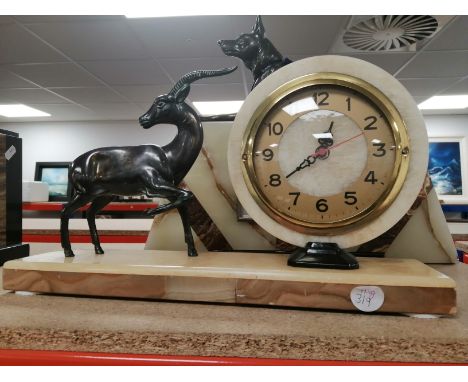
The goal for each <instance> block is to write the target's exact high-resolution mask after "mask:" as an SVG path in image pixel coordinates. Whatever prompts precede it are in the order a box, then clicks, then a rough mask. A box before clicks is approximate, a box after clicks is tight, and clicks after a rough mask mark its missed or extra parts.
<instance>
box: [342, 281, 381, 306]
mask: <svg viewBox="0 0 468 382" xmlns="http://www.w3.org/2000/svg"><path fill="white" fill-rule="evenodd" d="M350 298H351V302H352V303H353V305H354V306H355V307H356V308H358V309H359V310H361V311H363V312H374V311H376V310H379V309H380V307H381V306H382V305H383V303H384V299H385V298H384V292H383V290H382V289H381V288H379V287H378V286H369V285H361V286H357V287H355V288H353V289H352V290H351V293H350Z"/></svg>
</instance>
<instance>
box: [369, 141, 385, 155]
mask: <svg viewBox="0 0 468 382" xmlns="http://www.w3.org/2000/svg"><path fill="white" fill-rule="evenodd" d="M372 146H374V147H377V151H376V152H375V153H373V154H372V155H373V156H375V157H383V156H384V155H385V153H386V152H387V150H385V149H384V147H385V143H373V144H372Z"/></svg>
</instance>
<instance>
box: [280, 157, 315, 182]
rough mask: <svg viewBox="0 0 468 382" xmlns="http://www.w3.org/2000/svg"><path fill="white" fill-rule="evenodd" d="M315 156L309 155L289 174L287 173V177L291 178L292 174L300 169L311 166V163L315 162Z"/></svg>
mask: <svg viewBox="0 0 468 382" xmlns="http://www.w3.org/2000/svg"><path fill="white" fill-rule="evenodd" d="M315 158H316V157H315V156H313V155H309V156H308V157H307V158H306V159H304V160H303V161H302V162H301V164H300V165H299V166H297V167H296V168H295V169H294V170H293V171H291V172H290V173H289V174H288V175H286V178H289V177H290V176H291V175H293V174H295V173H296V172H298V171H301V170H303V169H305V168H306V167H309V166H310V165H312V164H314V163H315Z"/></svg>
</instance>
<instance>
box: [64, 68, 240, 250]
mask: <svg viewBox="0 0 468 382" xmlns="http://www.w3.org/2000/svg"><path fill="white" fill-rule="evenodd" d="M236 69H237V67H233V68H226V69H220V70H196V71H193V72H190V73H188V74H186V75H185V76H183V77H182V78H181V79H180V80H179V81H178V82H177V83H176V84H175V85H174V87H173V88H172V89H171V91H170V92H169V93H167V94H163V95H160V96H159V97H157V98H156V99H155V100H154V102H153V104H152V105H151V107H150V109H149V110H148V111H147V112H146V113H145V114H143V115H142V116H141V117H140V118H139V123H140V125H141V126H142V127H143V128H144V129H148V128H150V127H152V126H154V125H157V124H174V125H176V126H177V135H176V137H175V138H174V139H173V140H172V142H170V143H169V144H167V145H165V146H162V147H161V146H157V145H150V144H148V145H140V146H124V147H102V148H98V149H94V150H91V151H88V152H86V153H84V154H82V155H80V156H79V157H78V158H76V159H75V160H74V161H73V163H72V165H71V167H70V170H69V174H68V175H69V179H70V182H71V184H72V185H73V187H74V190H75V194H74V196H73V198H72V200H71V201H70V202H69V203H67V204H66V205H65V206H64V208H63V210H62V212H61V215H60V219H61V221H60V237H61V244H62V248H63V250H64V253H65V256H67V257H72V256H74V254H73V251H72V248H71V245H70V238H69V230H68V222H69V219H70V217H71V215H72V214H73V212H75V211H76V210H78V209H79V208H80V207H83V206H84V205H85V204H87V203H91V206H90V207H89V209H88V210H87V211H86V217H87V220H88V225H89V231H90V233H91V239H92V242H93V245H94V249H95V253H96V254H103V253H104V251H103V249H102V248H101V245H100V242H99V235H98V232H97V230H96V222H95V218H96V213H97V212H99V211H100V210H102V209H103V208H104V207H105V206H106V205H107V204H108V203H110V202H111V201H112V200H113V199H114V197H115V196H137V195H146V196H148V197H151V198H152V197H159V198H165V199H168V200H169V203H167V204H164V205H161V206H159V207H157V208H154V209H148V210H147V211H146V213H147V214H149V215H151V216H154V215H156V214H159V213H162V212H166V211H168V210H170V209H172V208H177V210H178V212H179V214H180V217H181V219H182V224H183V227H184V236H185V242H186V243H187V252H188V255H189V256H197V251H196V249H195V245H194V242H193V237H192V231H191V229H190V222H189V216H188V213H187V209H186V206H185V202H187V201H188V200H190V199H191V198H192V196H193V194H192V193H191V192H190V191H187V190H184V189H182V188H178V187H177V186H178V185H179V184H180V182H181V181H182V179H183V178H184V177H185V175H186V174H187V173H188V171H189V170H190V168H191V167H192V165H193V163H194V162H195V160H196V159H197V157H198V154H199V152H200V150H201V148H202V144H203V127H202V123H201V119H200V116H199V115H198V114H197V112H196V111H195V110H193V109H192V108H191V107H190V106H189V105H187V103H185V102H184V101H185V99H186V98H187V96H188V94H189V92H190V84H191V83H192V82H194V81H196V80H199V79H202V78H207V77H215V76H222V75H226V74H229V73H232V72H233V71H234V70H236Z"/></svg>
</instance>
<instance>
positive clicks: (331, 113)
mask: <svg viewBox="0 0 468 382" xmlns="http://www.w3.org/2000/svg"><path fill="white" fill-rule="evenodd" d="M272 99H274V101H273V102H271V103H267V105H266V107H265V108H263V110H261V112H260V114H259V115H258V116H257V118H256V119H255V121H254V122H253V123H252V126H251V128H250V129H249V128H248V129H247V131H246V136H245V139H244V142H245V145H244V147H243V155H242V158H243V170H244V178H245V180H246V181H247V183H248V186H249V189H250V192H251V193H252V195H253V196H254V198H255V199H256V200H257V202H258V204H259V205H260V207H261V208H262V209H263V210H264V212H265V213H267V214H268V215H269V216H270V217H272V218H273V219H275V220H276V221H278V222H281V223H282V224H285V225H287V226H288V227H289V228H292V229H293V230H296V231H299V232H309V233H314V232H316V231H320V230H322V229H325V228H326V229H327V230H328V232H330V229H331V230H344V229H346V227H347V226H349V225H351V224H353V223H358V222H360V221H361V220H366V219H369V218H371V217H376V216H378V215H379V214H380V213H381V212H382V211H383V210H384V209H385V207H386V206H387V205H388V204H389V203H391V201H392V200H393V199H394V198H395V197H396V195H397V194H398V192H399V189H400V188H401V186H402V184H403V181H404V178H405V176H406V172H407V166H406V165H405V164H406V163H407V158H408V156H409V152H410V150H409V144H408V138H407V135H406V129H405V126H404V124H402V123H399V122H400V121H399V120H398V115H397V113H395V112H394V111H393V110H392V109H391V105H389V103H388V102H387V100H386V99H385V97H383V95H381V94H380V93H378V92H375V91H374V92H369V86H368V85H366V84H365V83H364V82H363V81H358V80H356V79H353V78H349V77H346V76H340V78H339V79H337V78H336V77H335V78H333V79H326V78H325V79H324V78H317V77H315V78H314V79H312V80H310V81H307V80H304V79H303V80H302V81H300V82H297V83H296V84H288V85H285V86H284V87H283V88H282V89H278V91H277V92H276V96H275V97H273V98H272Z"/></svg>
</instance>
